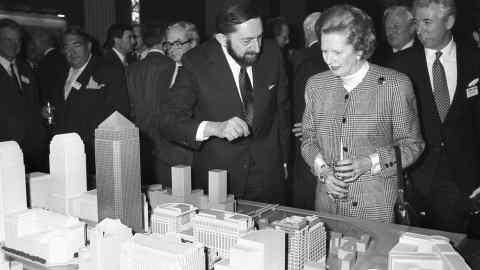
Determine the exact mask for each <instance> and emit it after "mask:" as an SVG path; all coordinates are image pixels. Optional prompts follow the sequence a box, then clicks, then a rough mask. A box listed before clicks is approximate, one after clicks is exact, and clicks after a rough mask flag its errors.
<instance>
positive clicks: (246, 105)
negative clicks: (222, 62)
mask: <svg viewBox="0 0 480 270" xmlns="http://www.w3.org/2000/svg"><path fill="white" fill-rule="evenodd" d="M238 85H239V86H240V93H241V94H242V100H243V114H244V115H243V116H244V118H245V121H246V122H247V124H248V125H249V126H252V124H253V115H254V109H253V89H252V84H251V82H250V78H249V77H248V74H247V69H246V68H245V66H242V67H241V68H240V73H239V75H238Z"/></svg>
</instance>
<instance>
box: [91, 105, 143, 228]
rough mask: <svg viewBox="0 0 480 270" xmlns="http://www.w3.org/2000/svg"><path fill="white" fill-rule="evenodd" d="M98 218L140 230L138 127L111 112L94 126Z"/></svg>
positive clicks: (140, 202)
mask: <svg viewBox="0 0 480 270" xmlns="http://www.w3.org/2000/svg"><path fill="white" fill-rule="evenodd" d="M95 165H96V181H97V196H98V218H99V220H102V219H103V218H106V217H108V218H113V219H115V218H118V219H120V220H121V221H122V223H123V224H125V225H126V226H128V227H130V228H132V229H133V230H134V231H136V232H139V231H143V228H144V226H143V206H142V194H141V190H140V188H141V183H140V143H139V136H138V128H137V127H135V125H134V124H133V123H132V122H130V121H129V120H128V119H127V118H125V117H124V116H123V115H121V114H120V113H118V112H114V113H113V114H112V115H110V116H109V117H108V118H107V119H106V120H105V121H103V122H102V123H101V124H100V125H99V126H98V128H97V129H95Z"/></svg>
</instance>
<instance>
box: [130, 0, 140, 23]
mask: <svg viewBox="0 0 480 270" xmlns="http://www.w3.org/2000/svg"><path fill="white" fill-rule="evenodd" d="M131 1H132V23H140V0H131Z"/></svg>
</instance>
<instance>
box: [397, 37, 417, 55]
mask: <svg viewBox="0 0 480 270" xmlns="http://www.w3.org/2000/svg"><path fill="white" fill-rule="evenodd" d="M414 42H415V39H413V38H412V40H410V41H409V42H407V44H405V45H403V47H402V48H400V49H395V48H392V50H393V53H396V52H399V51H403V50H406V49H408V48H410V47H412V46H413V43H414Z"/></svg>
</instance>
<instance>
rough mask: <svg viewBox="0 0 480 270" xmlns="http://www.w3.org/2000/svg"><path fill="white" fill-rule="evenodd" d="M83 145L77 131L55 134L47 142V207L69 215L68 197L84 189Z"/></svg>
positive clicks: (85, 173)
mask: <svg viewBox="0 0 480 270" xmlns="http://www.w3.org/2000/svg"><path fill="white" fill-rule="evenodd" d="M85 160H86V158H85V146H84V144H83V141H82V139H81V138H80V136H78V134H77V133H65V134H59V135H56V136H54V137H53V139H52V141H51V143H50V181H51V182H50V183H49V186H50V195H49V199H48V208H49V209H50V210H52V211H54V212H57V213H61V214H67V215H71V214H72V213H70V200H71V199H73V198H76V197H79V196H80V195H82V194H83V193H85V192H86V191H87V169H86V161H85Z"/></svg>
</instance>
